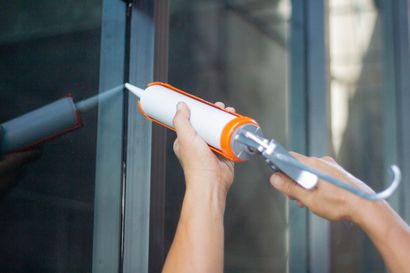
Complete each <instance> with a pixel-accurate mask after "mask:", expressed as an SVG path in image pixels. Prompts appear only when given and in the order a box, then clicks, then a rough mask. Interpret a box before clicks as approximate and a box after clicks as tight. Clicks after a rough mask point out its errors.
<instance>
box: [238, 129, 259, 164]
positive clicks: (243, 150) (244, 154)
mask: <svg viewBox="0 0 410 273" xmlns="http://www.w3.org/2000/svg"><path fill="white" fill-rule="evenodd" d="M241 132H251V133H253V134H254V135H256V136H259V137H261V138H263V133H262V130H261V128H260V127H258V126H256V125H253V124H245V125H242V126H240V127H239V128H238V129H237V130H236V132H234V134H233V137H232V139H231V149H232V151H233V152H234V154H235V155H236V157H238V158H239V159H241V160H243V161H246V160H249V159H250V158H251V157H253V156H254V155H255V154H256V153H257V151H255V150H254V149H250V147H252V146H250V145H246V144H244V143H242V142H240V141H236V136H237V135H240V134H241Z"/></svg>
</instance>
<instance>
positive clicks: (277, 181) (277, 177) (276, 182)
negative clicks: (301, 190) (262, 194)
mask: <svg viewBox="0 0 410 273" xmlns="http://www.w3.org/2000/svg"><path fill="white" fill-rule="evenodd" d="M271 182H272V185H273V186H274V187H275V188H279V187H280V186H282V184H283V179H282V177H280V175H278V174H274V175H272V177H271Z"/></svg>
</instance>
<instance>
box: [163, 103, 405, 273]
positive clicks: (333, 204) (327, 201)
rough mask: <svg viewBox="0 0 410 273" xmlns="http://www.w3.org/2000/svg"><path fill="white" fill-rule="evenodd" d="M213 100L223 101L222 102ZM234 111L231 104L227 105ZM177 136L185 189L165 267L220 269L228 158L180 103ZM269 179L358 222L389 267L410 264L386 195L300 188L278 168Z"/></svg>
mask: <svg viewBox="0 0 410 273" xmlns="http://www.w3.org/2000/svg"><path fill="white" fill-rule="evenodd" d="M217 105H218V106H220V107H224V105H223V104H222V103H217ZM227 109H228V110H231V111H233V110H234V109H232V108H227ZM174 126H175V129H176V131H177V139H176V141H175V143H174V151H175V153H176V155H177V157H178V159H179V161H180V163H181V165H182V168H183V170H184V175H185V183H186V192H185V196H184V201H183V205H182V210H181V216H180V219H179V223H178V227H177V231H176V234H175V238H174V241H173V243H172V246H171V249H170V251H169V253H168V256H167V259H166V261H165V265H164V268H163V272H164V273H177V272H178V273H185V272H187V273H188V272H189V273H192V272H195V273H202V272H204V273H205V272H207V273H209V272H212V273H222V272H223V263H224V261H223V257H224V253H223V252H224V230H223V215H224V211H225V202H226V195H227V193H228V191H229V188H230V187H231V184H232V181H233V164H232V162H230V161H227V160H225V159H222V158H220V157H218V156H216V155H215V154H214V153H213V152H212V151H211V150H210V149H209V147H208V146H207V144H206V143H205V142H204V141H203V140H202V139H201V137H200V136H199V135H198V134H197V133H196V132H195V130H194V129H193V128H192V127H191V125H190V122H189V109H188V107H187V106H186V105H185V104H183V103H180V104H178V107H177V113H176V115H175V118H174ZM293 156H294V157H295V158H296V159H298V160H299V161H301V162H302V163H304V164H306V165H309V166H311V167H313V168H316V169H318V170H320V171H322V172H324V173H327V174H329V175H332V176H334V177H336V178H339V179H340V180H342V181H345V182H347V183H350V184H352V185H354V186H356V187H358V188H361V189H363V190H366V191H369V192H372V190H371V189H370V188H369V187H367V186H366V184H364V183H363V182H361V181H360V180H358V179H357V178H355V177H353V176H352V175H351V174H349V173H348V172H347V171H345V170H344V169H343V168H342V167H340V166H339V165H338V164H337V163H336V162H335V161H334V160H333V159H332V158H330V157H324V158H314V157H306V156H303V155H300V154H297V153H293ZM270 181H271V184H272V185H273V186H274V187H275V188H276V189H277V190H279V191H280V192H282V193H284V194H285V195H287V196H288V197H289V198H290V199H292V200H295V201H296V202H297V203H298V205H299V207H308V208H309V209H310V210H311V211H312V212H313V213H315V214H317V215H319V216H321V217H323V218H326V219H328V220H332V221H340V220H348V221H351V222H353V223H355V224H357V225H358V226H360V227H361V228H362V229H363V230H364V231H365V232H366V233H367V235H368V236H369V238H370V239H371V240H372V241H373V243H374V245H375V246H376V248H377V249H378V250H379V252H380V253H381V255H382V257H383V259H384V261H385V263H386V265H387V267H388V268H389V271H390V272H391V273H407V272H410V267H409V266H408V263H407V256H408V253H410V229H409V227H408V225H407V224H406V223H405V222H404V221H403V220H402V219H401V218H400V217H399V216H398V215H397V214H396V213H395V212H394V211H393V210H392V209H391V207H390V206H389V205H388V204H387V203H386V202H385V201H377V202H372V201H367V200H364V199H361V198H359V197H357V196H355V195H353V194H351V193H349V192H346V191H344V190H342V189H339V188H337V187H335V186H333V185H331V184H329V183H326V182H323V181H319V183H318V185H317V187H316V188H314V189H313V190H305V189H303V188H301V187H300V186H298V185H297V184H296V183H295V182H293V181H292V180H291V179H289V178H288V177H287V176H285V175H283V174H281V173H274V174H273V175H272V176H271V178H270Z"/></svg>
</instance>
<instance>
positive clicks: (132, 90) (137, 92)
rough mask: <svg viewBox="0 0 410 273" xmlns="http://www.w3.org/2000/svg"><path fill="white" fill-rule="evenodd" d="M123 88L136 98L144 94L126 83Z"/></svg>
mask: <svg viewBox="0 0 410 273" xmlns="http://www.w3.org/2000/svg"><path fill="white" fill-rule="evenodd" d="M125 88H127V89H128V90H129V91H130V92H131V93H133V94H134V95H135V96H137V97H138V98H141V96H142V94H143V93H144V92H145V90H144V89H141V88H139V87H136V86H135V85H132V84H130V83H126V84H125Z"/></svg>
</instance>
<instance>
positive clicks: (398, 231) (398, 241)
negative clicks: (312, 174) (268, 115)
mask: <svg viewBox="0 0 410 273" xmlns="http://www.w3.org/2000/svg"><path fill="white" fill-rule="evenodd" d="M293 156H294V157H295V158H296V159H298V160H299V161H300V162H302V163H304V164H306V165H308V166H311V167H313V168H316V169H318V170H321V171H323V172H324V173H327V174H330V175H332V176H334V177H336V178H339V179H340V180H342V181H345V182H346V183H350V184H351V185H353V186H355V187H357V188H361V189H363V190H366V191H369V192H373V191H372V190H371V189H370V188H369V187H367V185H366V184H364V183H363V182H362V181H360V180H359V179H357V178H355V177H353V176H352V175H351V174H349V173H348V172H347V171H345V170H344V169H343V168H342V167H341V166H339V165H338V164H337V163H336V161H335V160H333V159H332V158H330V157H323V158H314V157H306V156H303V155H300V154H296V153H293ZM270 181H271V184H272V185H273V186H274V187H275V188H276V189H277V190H279V191H281V192H282V193H284V194H285V195H287V196H288V197H289V198H290V199H293V200H295V201H296V202H297V203H298V206H299V207H308V208H309V209H310V210H311V211H312V212H313V213H315V214H317V215H319V216H321V217H323V218H326V219H328V220H332V221H340V220H348V221H351V222H353V223H355V224H356V225H358V226H359V227H360V228H361V229H363V231H364V232H365V233H366V234H367V235H368V236H369V238H370V239H371V240H372V242H373V244H374V245H375V246H376V248H377V249H378V251H379V252H380V254H381V255H382V257H383V259H384V262H385V263H386V266H387V267H388V269H389V271H390V272H391V273H408V272H410V267H409V266H408V261H407V260H408V254H409V253H410V228H409V226H408V225H407V224H406V223H405V222H404V221H403V220H402V219H401V218H400V216H399V215H397V213H396V212H395V211H394V210H393V209H392V208H391V207H390V206H389V205H388V203H387V202H385V201H376V202H375V201H368V200H365V199H362V198H359V197H357V196H355V195H353V194H351V193H349V192H346V191H344V190H342V189H340V188H338V187H335V186H333V185H331V184H329V183H326V182H324V181H319V183H318V185H317V187H316V188H315V189H314V190H310V191H308V190H305V189H303V188H302V187H300V186H299V185H297V184H296V183H295V182H294V181H292V180H291V179H290V178H288V177H286V176H285V175H283V174H281V173H275V174H273V175H272V176H271V178H270Z"/></svg>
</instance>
